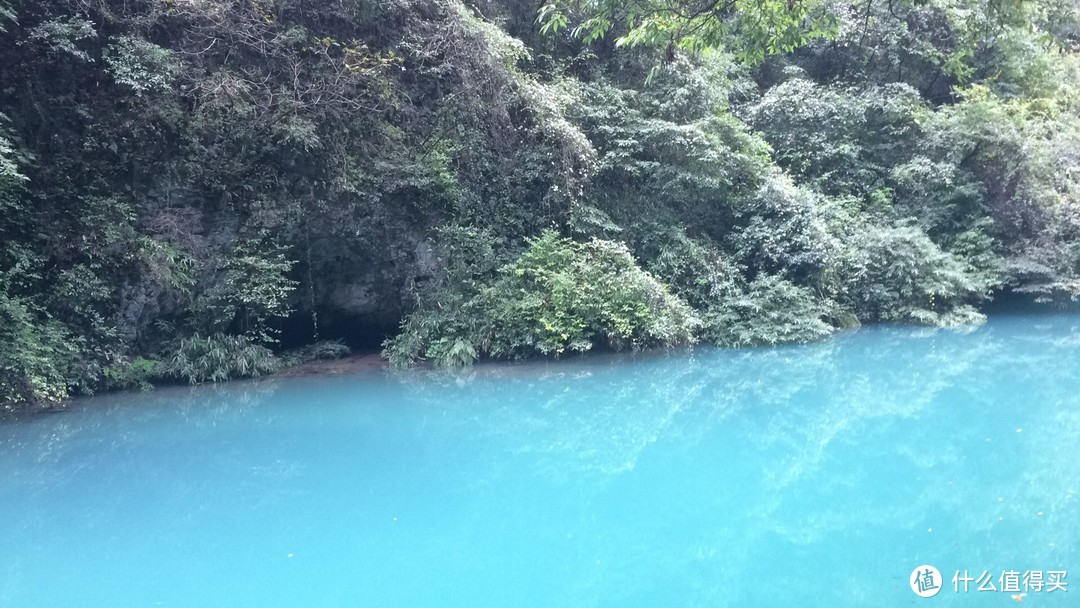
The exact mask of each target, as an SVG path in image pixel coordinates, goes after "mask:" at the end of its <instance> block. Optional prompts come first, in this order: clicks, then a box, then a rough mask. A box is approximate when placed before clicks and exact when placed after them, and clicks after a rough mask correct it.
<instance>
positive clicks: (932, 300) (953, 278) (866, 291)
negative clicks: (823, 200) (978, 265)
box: [849, 226, 991, 325]
mask: <svg viewBox="0 0 1080 608" xmlns="http://www.w3.org/2000/svg"><path fill="white" fill-rule="evenodd" d="M855 238H856V241H855V242H853V243H852V244H851V246H852V249H853V251H854V260H853V266H854V268H853V269H852V271H851V276H852V277H853V278H854V281H853V285H852V287H851V291H850V296H849V297H850V298H851V303H852V306H853V307H854V308H855V309H856V310H857V311H858V312H859V316H860V318H862V319H865V320H870V321H905V322H914V323H921V324H927V325H955V324H959V323H961V322H971V321H975V320H979V319H981V317H980V316H979V315H978V314H977V313H976V312H975V311H974V309H973V308H972V307H971V304H975V303H978V302H980V301H981V300H983V299H984V298H985V297H986V295H987V293H988V291H989V288H990V287H991V285H990V284H989V283H988V282H987V277H986V276H985V275H981V274H979V273H977V272H973V271H972V269H971V268H970V267H969V266H968V265H966V264H965V263H964V262H963V260H961V259H959V258H957V257H956V256H954V255H951V254H949V253H947V252H945V251H942V250H941V249H940V248H938V247H937V246H936V245H935V244H934V243H933V242H932V241H931V240H930V239H929V238H928V237H927V236H926V234H925V233H923V232H922V231H921V230H919V229H918V228H916V227H913V226H895V227H882V228H875V229H871V230H866V231H862V232H860V233H858V234H857V235H856V237H855Z"/></svg>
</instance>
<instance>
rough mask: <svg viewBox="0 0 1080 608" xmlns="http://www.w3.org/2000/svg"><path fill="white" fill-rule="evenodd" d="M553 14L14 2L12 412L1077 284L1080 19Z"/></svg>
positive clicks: (966, 303) (1064, 294)
mask: <svg viewBox="0 0 1080 608" xmlns="http://www.w3.org/2000/svg"><path fill="white" fill-rule="evenodd" d="M535 9H536V5H531V6H526V4H525V3H522V2H520V1H519V0H497V1H493V2H484V3H479V4H477V3H473V4H466V3H463V2H459V1H457V0H454V1H451V2H441V1H434V0H400V1H394V2H323V3H304V5H303V7H302V10H301V7H300V6H299V5H297V4H296V3H282V2H261V1H260V2H255V3H250V2H219V1H214V2H167V3H156V2H122V1H120V0H95V1H94V2H71V1H70V0H39V1H31V0H17V1H14V2H13V1H11V0H0V23H2V26H3V27H4V28H6V32H5V34H4V36H2V37H0V65H3V66H4V69H3V70H0V112H2V113H3V115H5V116H7V117H9V118H10V121H9V120H7V119H3V118H0V121H2V122H3V124H2V125H0V302H3V304H2V307H3V309H4V312H3V313H2V314H3V315H5V317H4V318H5V319H7V320H8V322H7V323H6V324H5V327H4V328H0V336H2V338H0V355H2V356H3V357H5V359H4V361H6V362H7V363H6V365H7V371H6V372H5V373H7V374H8V376H6V377H5V384H4V387H5V389H4V390H7V391H9V392H8V393H6V394H7V395H8V396H7V397H0V399H6V400H7V401H8V402H11V403H15V402H16V400H17V402H18V404H19V407H23V406H26V405H27V404H33V403H44V402H47V401H49V400H52V399H56V398H60V397H62V396H63V395H64V394H66V393H67V392H69V391H70V392H84V393H86V392H92V391H95V390H102V389H108V388H118V387H128V386H131V387H138V386H143V385H145V383H148V382H152V381H154V379H155V377H158V376H159V375H160V377H162V378H167V379H174V380H175V379H181V380H185V381H190V380H191V379H192V378H194V379H195V380H200V379H210V378H217V379H221V378H225V377H231V376H235V375H245V374H248V373H249V372H250V371H251V370H255V371H257V372H258V373H263V372H262V370H263V369H264V367H260V364H259V363H258V361H259V360H264V359H267V357H268V356H269V355H268V352H269V351H267V350H265V348H264V347H266V348H269V347H273V345H275V344H276V343H277V340H278V339H279V335H280V334H279V332H280V331H282V330H287V331H289V332H290V335H289V336H288V340H289V342H290V343H292V342H294V341H297V340H300V341H302V340H304V339H305V338H306V339H307V340H308V341H316V340H318V339H319V335H323V336H325V335H326V334H327V332H333V331H337V329H336V322H337V321H338V320H340V319H351V318H356V319H358V323H361V324H363V325H366V326H368V327H382V326H384V325H385V323H387V322H388V321H390V320H393V319H401V318H402V317H405V318H404V322H403V325H402V333H401V334H400V335H399V336H398V337H397V338H395V339H393V340H392V341H391V342H390V343H388V348H387V351H386V352H387V354H388V355H389V356H391V357H392V358H393V359H394V361H395V363H409V362H412V361H416V360H419V359H428V360H432V361H434V362H436V363H439V364H444V365H445V364H465V363H468V362H471V361H473V360H475V359H478V358H484V357H525V356H533V355H545V354H550V355H553V356H554V355H559V354H564V353H568V352H579V351H582V350H587V349H590V348H640V347H646V346H650V345H663V344H675V343H686V342H688V341H691V340H692V339H694V338H698V339H703V340H708V341H712V342H716V343H720V344H730V345H739V346H742V345H748V344H760V343H765V344H771V343H779V342H785V341H804V340H809V339H813V338H815V337H820V336H823V335H825V334H827V333H828V332H829V331H830V330H831V328H832V327H833V326H845V325H850V324H853V323H857V322H858V320H862V321H866V322H878V321H901V322H916V323H931V324H951V323H955V322H961V321H971V320H977V314H976V313H974V312H973V309H972V307H974V306H978V305H979V304H980V303H981V302H982V301H984V299H985V297H986V295H987V294H988V293H989V292H991V291H992V290H994V289H998V288H999V287H1000V286H1001V285H1007V286H1008V288H1009V289H1012V290H1015V291H1017V292H1020V293H1030V294H1032V296H1033V297H1035V298H1037V299H1040V300H1049V301H1056V302H1062V301H1065V300H1068V299H1070V298H1073V297H1075V296H1076V295H1077V294H1080V211H1078V203H1077V201H1078V200H1080V55H1078V53H1077V49H1080V35H1078V34H1077V32H1078V31H1080V29H1078V25H1080V12H1078V9H1077V6H1076V3H1075V2H1067V1H1065V0H1030V1H1024V2H1020V1H1019V0H926V1H920V2H909V1H906V0H903V1H897V2H886V3H878V2H862V1H860V2H854V1H849V0H841V1H838V2H821V1H819V0H799V1H795V2H788V1H787V0H768V1H766V2H750V3H733V2H728V1H726V0H725V1H723V2H709V1H706V2H689V1H683V0H645V1H635V2H630V3H626V2H613V1H608V0H603V1H591V0H590V1H588V2H584V1H583V2H578V1H576V0H575V1H573V2H560V3H556V4H549V3H543V4H542V6H541V7H540V10H539V14H538V16H539V24H537V23H536V21H534V19H533V15H534V14H536V13H535V12H534V11H535ZM16 14H17V16H18V20H15V19H14V16H15V15H16ZM796 47H798V48H797V50H793V49H796ZM544 229H550V230H551V231H552V232H545V233H544V234H543V236H541V237H539V238H534V239H531V240H530V239H529V238H528V237H530V236H533V235H536V234H538V232H540V231H542V230H544ZM557 235H563V236H564V237H572V240H570V239H566V238H561V237H559V236H557ZM414 300H415V301H414ZM410 311H411V314H410ZM287 318H288V321H286V319H287ZM306 319H311V320H312V323H311V325H310V334H309V335H308V336H303V335H299V334H300V332H303V331H305V329H304V325H305V323H303V322H299V323H298V322H297V321H302V320H306ZM320 319H333V320H334V321H332V322H328V323H326V324H325V326H323V327H320ZM699 320H700V321H699ZM327 328H334V329H327ZM324 330H325V331H324ZM192 335H199V336H215V337H213V338H209V339H208V338H200V339H199V340H197V341H195V340H194V339H192V338H189V336H192ZM330 337H333V336H332V335H331V336H330ZM181 340H185V342H184V344H183V348H182V349H180V345H181ZM297 343H299V342H297ZM205 344H210V346H206V345H205ZM178 349H180V350H183V351H184V352H186V353H187V354H185V355H183V356H184V357H187V359H186V361H187V363H186V364H185V365H186V366H187V367H186V368H185V369H186V371H185V372H184V373H180V372H178V371H177V368H176V366H175V361H174V359H175V357H174V356H173V355H174V354H176V352H177V350H178ZM211 352H213V353H216V354H210V353H211ZM340 352H342V351H341V348H340V347H338V346H334V345H332V344H323V345H318V346H313V347H311V348H310V349H308V350H302V351H300V352H299V353H292V354H289V355H287V357H288V358H290V359H294V360H298V359H303V358H307V357H312V356H335V355H336V354H337V353H340ZM161 353H167V355H168V356H165V357H162V358H163V362H162V363H161V364H160V365H159V366H158V369H154V367H155V366H154V363H153V361H154V360H155V357H159V356H161ZM238 353H239V354H238ZM189 355H190V356H189ZM232 361H242V362H246V363H242V364H241V365H239V371H237V369H235V368H234V366H233V365H232ZM272 367H273V365H272V364H268V365H266V366H265V369H270V368H272ZM168 370H172V371H168ZM16 392H17V393H18V394H17V395H16ZM13 395H14V396H13Z"/></svg>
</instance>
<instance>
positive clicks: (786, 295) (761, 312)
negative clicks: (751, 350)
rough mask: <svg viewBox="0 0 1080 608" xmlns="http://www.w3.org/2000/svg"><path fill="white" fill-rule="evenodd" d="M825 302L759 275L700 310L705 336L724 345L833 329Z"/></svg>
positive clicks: (815, 336) (809, 337) (801, 338)
mask: <svg viewBox="0 0 1080 608" xmlns="http://www.w3.org/2000/svg"><path fill="white" fill-rule="evenodd" d="M829 316H831V311H830V308H829V306H828V305H827V304H826V303H824V302H822V301H821V300H819V299H818V298H816V297H815V296H814V293H813V292H812V291H810V290H809V289H807V288H805V287H799V286H797V285H795V284H794V283H792V282H791V281H788V280H786V279H783V278H781V277H777V276H771V275H763V276H760V277H758V278H757V279H755V280H754V281H753V282H751V283H750V284H749V285H747V286H746V289H745V291H743V292H742V293H740V294H739V295H737V296H734V297H731V298H726V299H723V300H719V301H717V302H716V303H715V304H714V305H713V306H711V307H709V309H708V310H707V311H706V313H705V314H704V317H705V323H706V329H705V337H706V338H707V339H708V340H710V341H712V342H715V343H717V344H720V345H724V346H753V345H757V344H780V343H785V342H812V341H814V340H820V339H821V338H824V337H826V336H828V335H829V334H830V333H832V332H833V327H832V325H830V324H829V323H828V322H826V320H825V319H826V318H828V317H829Z"/></svg>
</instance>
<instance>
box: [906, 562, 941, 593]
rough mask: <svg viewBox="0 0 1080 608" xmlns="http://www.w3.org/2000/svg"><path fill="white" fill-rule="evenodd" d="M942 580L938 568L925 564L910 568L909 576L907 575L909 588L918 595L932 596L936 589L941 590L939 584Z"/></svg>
mask: <svg viewBox="0 0 1080 608" xmlns="http://www.w3.org/2000/svg"><path fill="white" fill-rule="evenodd" d="M944 582H945V581H943V580H941V573H940V572H938V569H937V568H935V567H933V566H928V565H926V564H923V565H922V566H919V567H918V568H915V569H914V570H912V571H911V576H909V577H908V583H909V584H910V585H911V590H912V591H914V592H915V595H917V596H919V597H934V596H935V595H937V594H938V591H941V585H942V584H944Z"/></svg>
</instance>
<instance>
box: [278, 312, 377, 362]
mask: <svg viewBox="0 0 1080 608" xmlns="http://www.w3.org/2000/svg"><path fill="white" fill-rule="evenodd" d="M315 313H316V315H315V318H313V316H312V314H311V311H310V310H298V311H295V312H293V313H292V314H291V315H290V316H289V317H288V318H286V319H285V320H284V321H283V322H282V323H281V343H280V347H281V349H282V350H289V349H293V348H300V347H302V346H306V345H308V344H312V343H313V342H316V341H318V340H340V341H341V342H342V343H344V344H345V345H346V346H348V347H349V348H350V349H352V351H353V352H354V353H377V352H379V351H380V350H382V343H383V341H384V340H386V339H387V338H391V337H393V336H394V335H396V334H397V332H398V320H397V319H396V318H392V317H388V316H386V315H376V314H353V313H345V312H341V311H338V310H320V309H316V311H315ZM316 319H317V320H318V336H317V338H316V333H315V329H316V324H315V320H316Z"/></svg>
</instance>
